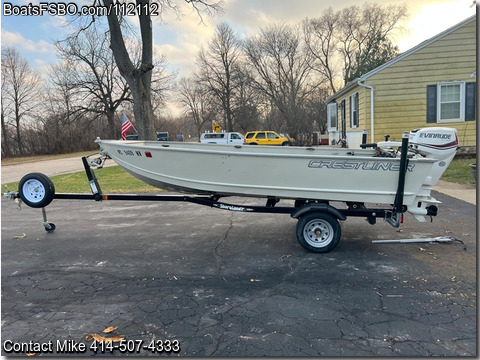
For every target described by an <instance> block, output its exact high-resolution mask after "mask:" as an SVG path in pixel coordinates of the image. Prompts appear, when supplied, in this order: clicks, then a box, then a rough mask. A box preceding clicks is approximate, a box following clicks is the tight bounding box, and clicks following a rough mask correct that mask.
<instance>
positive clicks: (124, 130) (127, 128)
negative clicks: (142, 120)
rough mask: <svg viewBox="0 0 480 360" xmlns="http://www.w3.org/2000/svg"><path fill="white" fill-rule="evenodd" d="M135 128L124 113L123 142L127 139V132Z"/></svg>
mask: <svg viewBox="0 0 480 360" xmlns="http://www.w3.org/2000/svg"><path fill="white" fill-rule="evenodd" d="M132 127H133V125H132V123H131V122H130V120H128V118H127V115H125V114H124V113H122V140H126V139H127V131H128V130H130V129H131V128H132Z"/></svg>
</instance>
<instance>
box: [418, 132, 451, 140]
mask: <svg viewBox="0 0 480 360" xmlns="http://www.w3.org/2000/svg"><path fill="white" fill-rule="evenodd" d="M451 137H452V134H439V133H420V139H421V138H426V139H442V140H450V139H451Z"/></svg>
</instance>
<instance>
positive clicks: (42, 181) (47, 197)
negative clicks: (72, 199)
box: [18, 173, 55, 208]
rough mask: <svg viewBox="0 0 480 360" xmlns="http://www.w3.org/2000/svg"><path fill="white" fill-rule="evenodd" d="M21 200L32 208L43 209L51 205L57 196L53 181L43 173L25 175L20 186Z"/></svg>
mask: <svg viewBox="0 0 480 360" xmlns="http://www.w3.org/2000/svg"><path fill="white" fill-rule="evenodd" d="M18 193H19V195H20V199H22V201H23V202H24V203H25V204H27V205H28V206H30V207H32V208H43V207H45V206H47V205H48V204H50V203H51V202H52V200H53V198H54V196H55V186H54V185H53V183H52V180H50V178H49V177H48V176H46V175H44V174H41V173H30V174H27V175H25V176H24V177H23V178H22V179H21V180H20V183H19V184H18Z"/></svg>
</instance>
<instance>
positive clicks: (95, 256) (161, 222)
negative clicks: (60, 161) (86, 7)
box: [2, 193, 477, 357]
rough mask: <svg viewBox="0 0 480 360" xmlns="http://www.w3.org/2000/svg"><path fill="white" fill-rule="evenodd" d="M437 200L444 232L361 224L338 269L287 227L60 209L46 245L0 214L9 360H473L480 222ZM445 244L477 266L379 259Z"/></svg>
mask: <svg viewBox="0 0 480 360" xmlns="http://www.w3.org/2000/svg"><path fill="white" fill-rule="evenodd" d="M434 196H435V197H436V198H438V199H439V200H441V201H442V202H443V204H442V205H441V206H440V211H439V216H437V218H435V219H434V222H433V223H418V222H417V221H416V220H414V219H413V218H412V217H411V216H409V215H407V216H406V222H405V224H403V225H402V227H401V231H397V229H394V228H392V227H390V226H389V225H387V224H385V223H383V222H381V221H379V222H378V224H377V225H375V226H372V225H369V224H368V223H367V222H366V221H365V220H363V219H356V218H349V219H348V220H347V221H346V222H344V223H343V224H342V233H343V236H342V240H341V241H340V244H339V245H338V246H337V247H336V248H335V249H334V250H333V251H332V252H330V253H327V254H312V253H308V252H306V251H305V250H304V249H303V248H301V247H300V245H299V244H298V243H297V241H296V239H295V226H296V221H295V220H293V219H291V218H290V217H289V216H288V215H271V214H246V213H237V212H229V211H223V210H218V209H211V208H208V207H202V206H199V205H194V204H188V203H147V202H125V201H110V202H108V201H107V202H101V203H97V202H93V201H72V200H54V201H53V203H52V204H51V205H49V207H48V208H47V214H48V217H49V221H52V222H54V223H55V224H56V226H57V229H56V231H55V232H53V233H50V234H49V233H47V232H45V230H44V229H43V226H42V224H41V222H42V216H41V211H40V210H38V209H31V208H28V207H26V206H23V207H22V210H21V211H20V212H19V211H17V209H16V204H15V203H14V202H12V201H9V200H6V199H2V342H3V344H2V345H3V346H2V355H17V354H18V355H23V354H24V353H25V352H26V351H25V352H23V351H18V352H16V351H14V349H15V344H21V343H31V344H33V345H34V344H40V345H44V348H43V352H42V349H40V351H32V352H33V353H37V354H39V353H42V354H41V355H77V354H79V355H92V354H94V353H95V351H96V353H97V354H98V353H106V354H107V355H110V354H111V353H110V350H112V354H113V355H137V356H158V355H159V354H165V353H166V352H167V350H169V352H167V353H169V354H172V355H177V354H178V355H181V356H222V357H226V356H316V357H318V356H328V357H332V356H364V357H371V356H392V355H400V356H476V355H477V354H476V331H477V330H476V329H477V326H476V233H475V231H476V230H475V229H476V219H475V211H476V208H475V206H474V205H472V204H469V203H466V202H463V201H460V200H457V199H455V198H451V197H449V196H446V195H442V194H439V193H435V194H434ZM244 201H246V200H245V199H238V198H237V199H230V201H229V202H232V203H242V202H244ZM250 203H251V200H250ZM445 235H447V236H452V237H454V238H456V239H459V240H461V241H463V243H464V244H465V246H466V250H464V247H463V245H462V244H461V243H460V242H452V243H444V244H436V243H433V244H429V243H426V244H372V240H378V239H403V238H418V237H421V238H429V237H437V236H445ZM107 327H118V328H117V329H116V330H114V331H113V332H112V333H108V334H106V333H102V331H103V330H104V329H105V328H107ZM92 334H99V335H102V336H104V337H117V336H119V335H123V336H124V338H123V342H114V343H112V346H113V348H110V349H106V348H100V347H98V346H94V345H93V344H97V345H98V343H95V340H92ZM118 339H119V338H118ZM7 341H8V342H7ZM159 341H162V343H160V342H159ZM49 344H52V346H51V349H50V348H49ZM121 344H122V345H121ZM160 344H163V345H165V344H167V345H168V346H163V345H162V346H160ZM33 345H32V346H33ZM68 346H70V347H68ZM120 346H122V347H120ZM17 349H18V350H31V349H26V348H23V349H22V348H21V347H20V345H17ZM68 349H71V351H70V352H68ZM137 350H138V352H137Z"/></svg>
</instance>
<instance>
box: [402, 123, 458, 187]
mask: <svg viewBox="0 0 480 360" xmlns="http://www.w3.org/2000/svg"><path fill="white" fill-rule="evenodd" d="M409 148H410V149H411V150H413V151H415V152H416V153H418V154H420V155H422V156H425V157H428V158H432V159H435V160H437V161H436V162H435V163H434V164H433V167H432V170H431V171H430V174H429V175H428V176H427V177H426V179H425V182H424V184H425V185H432V186H433V185H435V184H436V183H437V181H438V180H439V179H440V177H441V176H442V174H443V173H444V171H445V170H446V169H447V167H448V165H450V162H451V161H452V160H453V158H454V157H455V153H456V151H457V149H458V137H457V129H452V128H445V127H431V128H422V129H416V130H412V131H411V132H410V138H409Z"/></svg>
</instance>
